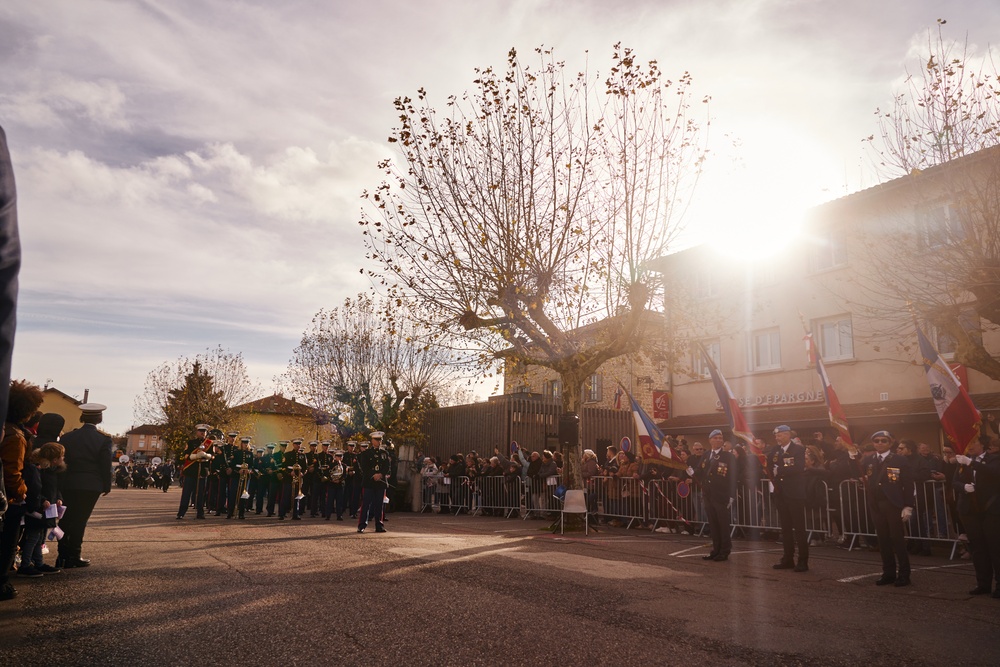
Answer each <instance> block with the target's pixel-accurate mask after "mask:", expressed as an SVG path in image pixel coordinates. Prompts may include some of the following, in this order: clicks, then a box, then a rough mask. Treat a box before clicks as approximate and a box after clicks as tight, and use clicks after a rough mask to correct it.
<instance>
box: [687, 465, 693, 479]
mask: <svg viewBox="0 0 1000 667" xmlns="http://www.w3.org/2000/svg"><path fill="white" fill-rule="evenodd" d="M687 474H688V477H694V468H692V467H691V466H688V469H687Z"/></svg>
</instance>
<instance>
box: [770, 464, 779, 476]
mask: <svg viewBox="0 0 1000 667" xmlns="http://www.w3.org/2000/svg"><path fill="white" fill-rule="evenodd" d="M771 476H772V477H777V476H778V466H774V472H773V473H771Z"/></svg>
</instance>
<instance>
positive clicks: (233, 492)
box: [226, 435, 253, 519]
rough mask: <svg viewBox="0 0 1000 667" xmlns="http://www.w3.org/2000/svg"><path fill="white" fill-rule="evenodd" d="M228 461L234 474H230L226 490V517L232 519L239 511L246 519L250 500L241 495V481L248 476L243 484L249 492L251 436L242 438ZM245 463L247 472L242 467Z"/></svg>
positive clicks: (251, 453)
mask: <svg viewBox="0 0 1000 667" xmlns="http://www.w3.org/2000/svg"><path fill="white" fill-rule="evenodd" d="M228 463H229V465H230V466H232V468H231V470H232V474H230V475H229V488H228V489H227V490H226V496H227V500H226V506H227V507H228V508H229V509H228V511H227V512H226V518H227V519H232V518H233V513H234V512H238V518H240V519H245V518H246V516H245V512H246V506H247V505H248V504H249V503H250V500H249V499H246V500H244V499H243V498H242V497H241V496H242V495H243V493H242V492H240V486H241V484H240V481H241V478H242V477H243V476H246V477H245V482H244V483H243V484H242V486H243V491H244V492H247V493H249V491H250V488H249V486H250V478H251V477H253V471H252V466H253V449H251V448H250V436H248V435H247V436H244V437H242V438H240V444H239V446H238V447H236V449H234V450H233V451H232V456H231V458H230V459H229V461H228ZM244 465H245V466H246V472H245V473H244V472H243V468H242V467H243V466H244Z"/></svg>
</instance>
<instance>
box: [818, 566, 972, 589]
mask: <svg viewBox="0 0 1000 667" xmlns="http://www.w3.org/2000/svg"><path fill="white" fill-rule="evenodd" d="M968 565H969V564H968V563H955V564H952V565H932V566H930V567H915V568H913V572H922V571H925V570H944V569H947V568H950V567H966V566H968ZM881 576H882V573H881V572H876V573H875V574H859V575H857V576H856V577H844V578H843V579H837V581H838V582H839V583H841V584H849V583H851V582H853V581H861V580H862V579H870V578H871V577H881Z"/></svg>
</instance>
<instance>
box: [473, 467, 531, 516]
mask: <svg viewBox="0 0 1000 667" xmlns="http://www.w3.org/2000/svg"><path fill="white" fill-rule="evenodd" d="M474 487H475V493H474V498H475V500H476V504H475V509H474V510H473V513H474V514H479V513H482V514H487V513H488V514H492V515H494V516H503V517H504V518H510V517H511V516H513V515H515V514H517V513H518V512H520V511H521V503H522V502H523V499H524V484H523V483H522V482H521V478H520V477H516V478H513V479H507V478H506V477H505V476H504V475H496V476H489V477H477V478H476V479H475V483H474Z"/></svg>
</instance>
